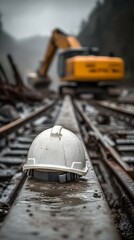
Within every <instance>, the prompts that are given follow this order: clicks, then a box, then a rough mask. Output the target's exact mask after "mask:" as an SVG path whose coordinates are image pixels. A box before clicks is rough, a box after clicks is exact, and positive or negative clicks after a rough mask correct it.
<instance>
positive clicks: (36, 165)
mask: <svg viewBox="0 0 134 240" xmlns="http://www.w3.org/2000/svg"><path fill="white" fill-rule="evenodd" d="M23 170H24V171H27V174H28V175H32V176H33V177H35V178H39V179H43V180H50V181H51V180H56V181H60V182H67V181H71V180H75V179H77V178H79V176H83V175H85V174H86V173H87V171H88V167H87V159H86V154H85V149H84V146H83V143H82V142H81V141H80V140H79V138H78V137H77V136H76V135H75V134H74V133H72V132H71V131H69V130H67V129H65V128H63V127H62V126H58V125H57V126H54V127H53V128H49V129H47V130H45V131H43V132H42V133H40V134H39V135H38V136H37V137H36V138H35V139H34V141H33V142H32V144H31V146H30V149H29V152H28V158H27V162H26V163H25V164H24V166H23Z"/></svg>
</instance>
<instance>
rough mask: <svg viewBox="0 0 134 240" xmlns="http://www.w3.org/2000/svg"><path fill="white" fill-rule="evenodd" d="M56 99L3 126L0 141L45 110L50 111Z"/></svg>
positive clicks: (0, 130) (0, 129)
mask: <svg viewBox="0 0 134 240" xmlns="http://www.w3.org/2000/svg"><path fill="white" fill-rule="evenodd" d="M57 101H58V100H57V99H56V100H55V101H52V102H51V103H49V104H47V105H46V106H44V107H41V108H40V110H38V111H35V112H32V113H30V114H29V115H28V116H26V117H25V118H19V119H17V120H15V121H13V122H11V123H9V124H6V125H5V126H3V127H1V128H0V139H1V138H3V137H5V136H7V135H9V134H10V133H12V132H13V131H16V130H17V129H18V128H20V127H22V126H24V125H25V124H26V123H28V122H30V121H32V120H34V119H36V118H37V117H38V116H40V115H41V114H43V113H44V112H46V111H47V110H49V109H51V108H52V107H53V106H54V105H55V104H56V103H57Z"/></svg>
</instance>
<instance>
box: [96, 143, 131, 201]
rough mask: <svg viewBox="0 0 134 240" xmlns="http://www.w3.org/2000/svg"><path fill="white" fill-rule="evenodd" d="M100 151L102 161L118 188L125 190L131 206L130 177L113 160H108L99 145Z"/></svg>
mask: <svg viewBox="0 0 134 240" xmlns="http://www.w3.org/2000/svg"><path fill="white" fill-rule="evenodd" d="M100 151H101V154H102V156H103V161H104V163H105V164H106V165H107V167H108V168H109V169H110V171H111V172H112V173H113V174H114V176H115V178H116V179H117V181H118V182H119V184H120V186H121V187H122V188H123V189H124V190H125V192H126V193H127V196H128V197H129V199H130V200H131V202H132V204H134V181H133V180H132V179H131V177H130V176H129V175H128V174H127V173H126V172H125V171H124V170H123V169H122V168H121V167H120V166H119V164H117V163H116V162H115V161H113V160H110V161H109V160H108V158H107V154H106V152H105V150H104V147H102V146H101V145H100Z"/></svg>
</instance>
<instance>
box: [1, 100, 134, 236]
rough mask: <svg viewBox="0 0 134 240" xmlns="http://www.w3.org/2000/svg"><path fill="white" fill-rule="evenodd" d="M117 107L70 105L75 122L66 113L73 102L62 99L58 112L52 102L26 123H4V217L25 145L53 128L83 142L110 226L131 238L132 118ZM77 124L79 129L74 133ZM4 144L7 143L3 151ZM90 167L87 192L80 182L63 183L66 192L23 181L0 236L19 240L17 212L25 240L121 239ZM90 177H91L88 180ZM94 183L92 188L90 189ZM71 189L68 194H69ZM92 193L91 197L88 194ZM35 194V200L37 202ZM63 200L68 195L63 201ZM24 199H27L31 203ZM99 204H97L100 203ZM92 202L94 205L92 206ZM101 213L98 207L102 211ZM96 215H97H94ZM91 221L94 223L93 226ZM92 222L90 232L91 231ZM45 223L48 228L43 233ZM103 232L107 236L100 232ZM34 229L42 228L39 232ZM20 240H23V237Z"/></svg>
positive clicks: (85, 103)
mask: <svg viewBox="0 0 134 240" xmlns="http://www.w3.org/2000/svg"><path fill="white" fill-rule="evenodd" d="M118 108H119V107H116V106H114V107H112V105H111V104H109V106H108V105H107V104H106V103H104V102H98V101H93V100H89V101H87V100H73V109H74V110H73V111H74V112H75V114H76V117H77V121H76V120H75V116H74V114H73V115H72V113H71V114H70V112H72V110H70V109H72V102H71V100H69V104H67V103H66V101H65V100H64V102H63V107H62V108H61V101H58V102H57V101H55V102H51V103H49V104H48V105H47V106H44V107H42V108H41V109H38V111H37V112H34V113H31V114H30V115H29V116H27V117H26V118H25V119H19V120H16V121H15V122H13V123H11V124H8V126H4V127H2V128H1V129H0V138H1V140H2V144H1V145H2V146H1V150H2V151H1V160H0V163H1V164H3V169H2V171H3V174H4V170H5V169H6V171H7V172H8V171H9V170H11V169H12V171H11V172H12V174H11V175H10V177H7V178H5V182H4V186H3V187H2V193H1V200H0V204H1V205H0V206H1V213H2V214H1V215H2V218H3V217H4V215H5V214H6V213H7V211H8V210H9V208H10V206H11V204H12V202H13V201H14V199H15V197H16V193H17V191H18V190H19V189H20V188H21V186H22V185H23V183H24V181H25V175H24V174H23V173H22V171H21V168H22V165H23V163H24V161H25V159H26V155H27V151H28V148H29V145H30V144H31V142H32V140H33V138H34V137H35V136H36V135H37V134H38V133H39V132H41V131H42V130H45V129H46V128H49V127H52V126H53V125H54V124H55V123H56V124H61V125H63V126H64V127H66V128H68V129H70V130H71V131H73V132H74V133H76V134H77V135H78V136H79V137H80V138H82V140H83V142H84V143H85V145H86V149H87V153H88V155H89V157H90V159H89V162H90V160H91V161H92V164H93V166H94V170H95V172H96V175H97V177H98V180H99V182H100V184H101V187H102V189H103V192H104V195H105V197H106V199H107V202H108V205H109V208H110V209H111V213H112V221H114V223H115V225H116V228H117V229H118V231H119V234H120V236H121V238H122V239H125V240H128V239H129V240H130V239H133V237H134V231H133V228H134V226H133V222H134V210H133V204H134V180H133V179H134V157H133V151H134V131H133V123H134V118H133V116H134V114H133V112H132V111H130V110H128V109H126V110H125V109H124V108H123V109H121V108H119V109H118ZM60 111H61V113H60ZM59 113H60V114H59ZM44 114H45V115H44ZM43 117H44V119H43ZM24 124H25V125H24ZM78 125H79V127H80V130H78V129H79V127H78ZM24 133H25V134H24ZM5 143H6V144H7V148H6V149H5ZM92 164H91V165H90V164H89V165H90V167H89V174H88V176H87V177H86V178H85V180H86V181H87V185H85V188H86V189H85V188H84V187H83V185H84V183H82V182H80V183H76V185H74V184H67V185H66V186H65V188H66V191H65V188H64V186H63V185H58V184H57V183H56V184H51V183H46V184H44V183H40V182H38V181H37V183H35V182H33V181H32V180H27V181H25V183H24V185H23V188H22V190H21V191H20V193H19V196H18V198H17V201H16V202H15V204H14V206H13V207H12V208H11V211H10V213H9V215H8V217H7V219H6V221H5V223H4V225H3V227H2V229H1V233H0V236H2V237H3V239H18V237H19V236H20V233H21V231H20V226H19V225H18V230H17V228H16V226H15V224H16V223H17V213H18V211H20V214H21V215H22V226H23V228H24V229H25V228H26V230H25V235H26V236H27V239H37V238H36V237H37V236H38V238H39V239H42V237H46V238H47V239H62V238H63V239H66V238H68V239H81V238H82V239H87V236H91V239H96V236H97V239H110V238H108V237H109V234H110V235H111V239H120V237H119V236H118V234H117V233H116V230H115V229H114V227H113V225H112V221H111V219H110V215H109V213H110V212H109V210H108V208H107V205H106V203H105V200H104V202H103V200H102V199H103V197H102V196H103V194H102V193H101V189H100V187H99V185H98V183H97V180H96V178H95V175H94V171H93V170H92ZM4 168H5V169H4ZM14 169H15V170H14ZM92 171H93V172H92ZM7 172H5V176H7V175H8V174H7ZM9 172H10V171H9ZM90 174H91V176H92V177H90ZM17 176H18V178H17ZM15 178H17V179H18V180H16V179H15ZM1 179H2V178H1ZM14 182H15V184H14ZM92 184H93V185H94V186H95V187H93V188H92V187H91V185H92ZM8 186H9V187H8ZM14 186H16V187H14ZM30 189H31V190H30ZM37 189H39V191H38V190H37ZM70 189H72V190H71V192H70ZM95 189H97V191H95ZM90 191H91V193H92V194H88V193H89V192H90ZM39 192H40V194H39ZM44 193H45V195H44ZM36 194H37V196H38V197H36ZM63 195H65V196H66V200H65V198H63ZM27 196H29V200H28V198H27ZM76 198H77V199H76ZM85 199H86V200H85ZM91 200H92V201H91ZM99 200H100V202H98V201H99ZM69 201H70V202H69ZM24 202H25V203H24ZM80 202H81V203H80ZM91 202H93V203H92V204H93V205H92V204H91ZM42 203H44V205H42ZM40 204H41V208H40ZM81 204H83V205H81ZM96 204H97V205H96ZM81 206H82V209H83V210H82V212H81ZM98 206H101V207H98ZM102 206H103V207H102ZM124 206H125V207H124ZM92 208H93V209H92ZM99 208H102V210H100V209H99ZM37 209H39V211H37ZM41 209H42V211H43V213H44V216H45V217H46V219H45V220H42V218H43V213H41ZM59 209H60V210H59ZM91 209H92V210H91ZM96 209H97V212H96ZM93 210H94V212H93ZM2 211H3V212H2ZM71 211H74V213H73V214H72V215H70V212H71ZM104 212H105V213H106V218H107V224H108V225H107V224H106V219H105V217H104V216H103V214H104ZM77 213H78V214H77ZM30 214H31V215H30ZM96 214H98V215H99V214H100V215H99V216H96ZM35 215H36V217H35ZM80 216H81V220H80ZM30 217H31V218H30ZM101 217H102V219H103V220H104V219H105V220H104V224H101V223H100V225H98V226H97V227H96V224H99V222H98V221H101ZM53 218H54V219H55V220H53ZM30 219H33V220H30ZM37 219H38V220H37ZM70 219H71V221H72V220H73V221H74V219H75V220H76V224H75V223H73V224H72V225H71V224H70ZM91 219H94V220H93V222H92V220H91ZM25 220H26V222H25ZM90 220H91V221H90ZM11 221H14V224H11ZM35 221H39V222H40V225H38V224H34V222H35ZM54 221H55V222H54ZM63 222H64V224H63ZM89 222H90V223H89ZM91 222H92V224H93V230H91V228H90V227H89V226H90V224H91ZM43 224H46V227H45V230H44V228H43V226H44V225H43ZM60 224H61V226H62V228H63V229H62V230H61V227H60ZM37 225H38V226H37ZM67 225H68V227H67ZM76 225H77V226H78V228H79V229H77V230H76V234H74V235H73V229H76ZM84 225H85V230H83V232H82V233H81V231H80V229H81V228H82V229H84ZM65 226H66V227H65ZM111 226H112V227H111ZM106 227H107V231H106V230H104V229H105V228H106ZM7 228H9V229H10V230H11V231H12V229H13V228H15V231H16V233H14V234H13V235H12V236H9V234H8V233H7V232H6V229H7ZM88 228H89V229H88ZM110 228H111V230H110ZM38 229H40V230H39V231H40V233H39V231H38ZM48 229H49V231H48ZM100 229H101V230H100ZM104 231H105V233H104ZM96 232H98V235H96V234H97V233H96ZM103 234H104V235H103ZM82 236H83V237H82ZM21 239H23V236H22V237H21Z"/></svg>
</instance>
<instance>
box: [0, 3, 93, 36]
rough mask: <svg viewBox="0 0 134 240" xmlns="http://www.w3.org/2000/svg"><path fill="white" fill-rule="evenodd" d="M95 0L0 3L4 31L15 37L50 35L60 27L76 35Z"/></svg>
mask: <svg viewBox="0 0 134 240" xmlns="http://www.w3.org/2000/svg"><path fill="white" fill-rule="evenodd" d="M95 4H96V1H95V0H83V1H81V0H67V1H65V0H38V1H37V0H23V1H21V0H0V11H1V12H2V15H3V25H4V29H5V30H6V31H7V32H8V33H9V34H10V35H12V36H14V37H15V38H18V39H20V38H26V37H29V36H33V35H49V34H50V32H51V31H52V30H53V29H54V28H55V27H59V28H62V29H63V30H65V31H66V32H69V33H71V34H77V33H78V31H79V28H80V24H81V21H82V20H84V19H86V18H87V17H88V15H89V14H90V12H91V10H92V9H93V7H94V6H95Z"/></svg>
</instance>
